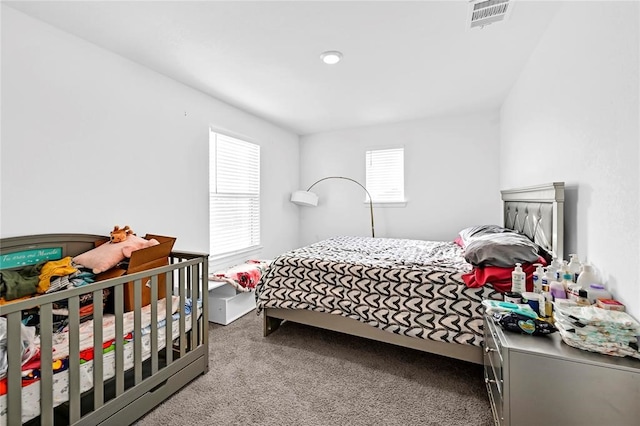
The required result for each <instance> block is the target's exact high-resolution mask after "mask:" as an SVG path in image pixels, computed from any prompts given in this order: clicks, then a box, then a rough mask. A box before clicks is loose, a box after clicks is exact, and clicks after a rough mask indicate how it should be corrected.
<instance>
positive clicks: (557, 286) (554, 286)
mask: <svg viewBox="0 0 640 426" xmlns="http://www.w3.org/2000/svg"><path fill="white" fill-rule="evenodd" d="M549 292H551V296H553V300H557V299H566V298H567V292H566V291H565V289H564V286H563V285H562V283H561V282H560V281H551V283H549Z"/></svg>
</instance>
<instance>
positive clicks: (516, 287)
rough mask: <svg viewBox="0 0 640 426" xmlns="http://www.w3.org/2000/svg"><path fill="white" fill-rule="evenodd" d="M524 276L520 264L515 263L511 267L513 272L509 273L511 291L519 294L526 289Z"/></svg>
mask: <svg viewBox="0 0 640 426" xmlns="http://www.w3.org/2000/svg"><path fill="white" fill-rule="evenodd" d="M525 278H526V275H525V273H524V271H523V270H522V264H521V263H516V267H515V268H514V269H513V272H512V273H511V291H513V292H516V293H520V294H522V293H524V292H525V291H527V288H526V286H525Z"/></svg>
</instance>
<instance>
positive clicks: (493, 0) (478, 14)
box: [469, 0, 513, 28]
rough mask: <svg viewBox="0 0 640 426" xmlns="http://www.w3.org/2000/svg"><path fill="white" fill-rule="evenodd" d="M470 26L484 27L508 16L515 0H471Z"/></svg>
mask: <svg viewBox="0 0 640 426" xmlns="http://www.w3.org/2000/svg"><path fill="white" fill-rule="evenodd" d="M469 3H470V4H469V27H470V28H476V27H480V28H482V27H484V26H485V25H489V24H493V23H494V22H499V21H504V20H505V19H507V18H508V16H509V14H510V12H511V9H512V5H511V3H513V0H470V2H469Z"/></svg>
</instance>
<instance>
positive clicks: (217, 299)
mask: <svg viewBox="0 0 640 426" xmlns="http://www.w3.org/2000/svg"><path fill="white" fill-rule="evenodd" d="M216 284H220V285H219V286H216ZM255 308H256V294H255V292H253V291H249V292H246V293H242V292H238V291H237V290H236V289H235V288H233V287H232V286H230V285H228V284H225V283H220V282H215V283H214V282H211V281H210V282H209V321H210V322H214V323H216V324H222V325H227V324H230V323H231V322H233V321H235V320H237V319H238V318H240V317H241V316H243V315H245V314H247V313H249V312H251V311H252V310H254V309H255Z"/></svg>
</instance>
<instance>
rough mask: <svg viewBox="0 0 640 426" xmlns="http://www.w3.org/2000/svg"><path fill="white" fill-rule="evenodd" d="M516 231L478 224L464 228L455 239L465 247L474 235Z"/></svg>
mask: <svg viewBox="0 0 640 426" xmlns="http://www.w3.org/2000/svg"><path fill="white" fill-rule="evenodd" d="M501 233H516V234H517V232H516V231H514V230H513V229H508V228H505V227H503V226H498V225H476V226H470V227H468V228H464V229H463V230H462V231H460V232H459V233H458V237H457V238H456V239H455V240H454V241H455V242H456V243H457V244H458V245H459V246H460V247H462V248H464V247H465V246H466V245H467V244H468V243H469V242H470V241H471V240H472V239H473V238H474V237H480V236H482V235H487V234H501Z"/></svg>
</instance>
